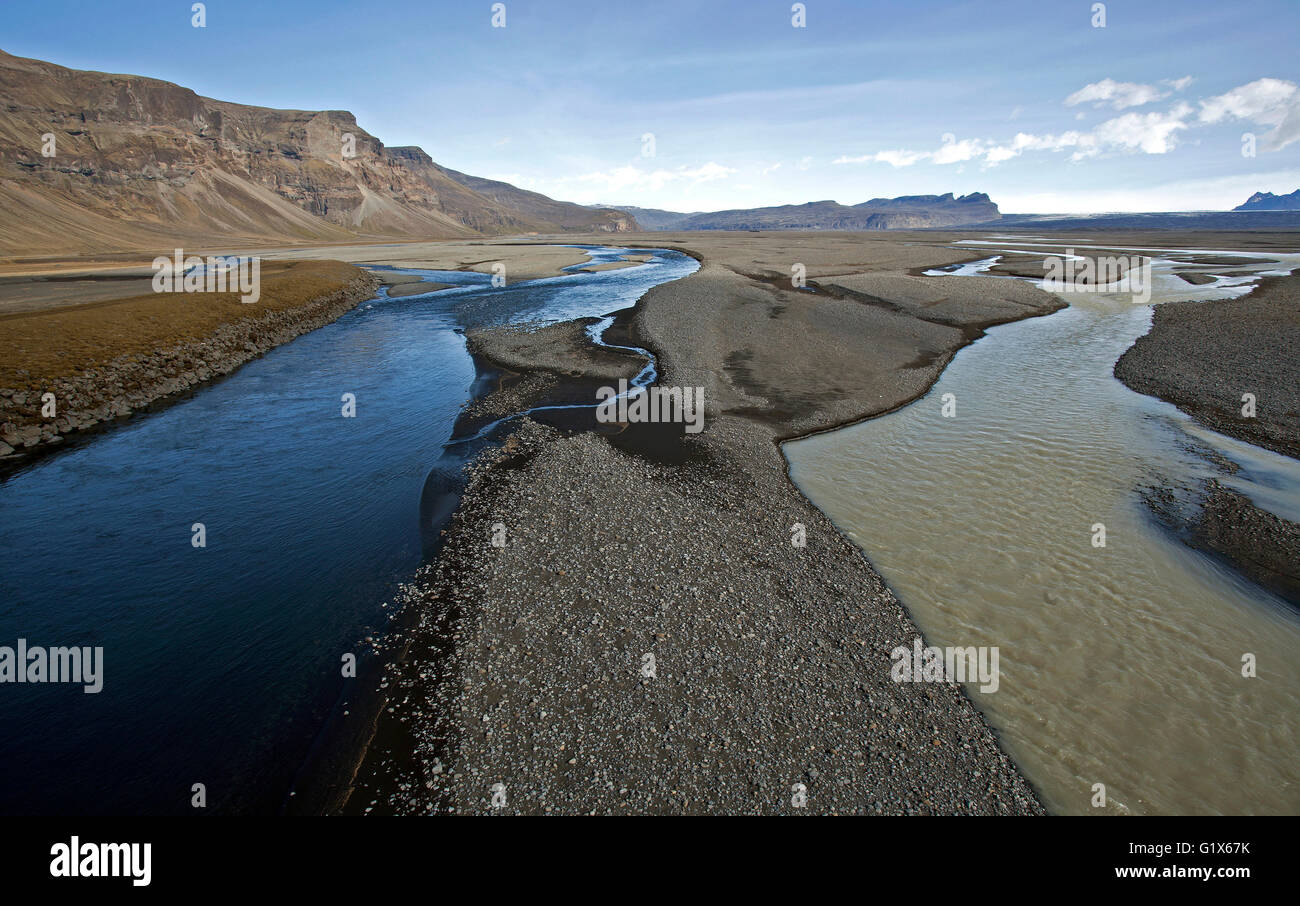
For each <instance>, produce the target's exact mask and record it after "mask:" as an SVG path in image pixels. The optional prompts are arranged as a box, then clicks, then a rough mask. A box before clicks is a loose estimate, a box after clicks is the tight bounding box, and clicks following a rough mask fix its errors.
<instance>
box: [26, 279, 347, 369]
mask: <svg viewBox="0 0 1300 906" xmlns="http://www.w3.org/2000/svg"><path fill="white" fill-rule="evenodd" d="M363 274H364V271H362V270H361V269H360V268H357V267H353V266H352V265H350V264H344V263H343V262H341V261H274V262H272V261H263V262H262V272H261V281H262V295H261V298H260V299H259V300H258V301H257V302H256V303H253V304H248V305H246V304H244V303H242V302H240V301H239V293H149V294H148V295H143V296H132V297H130V298H127V299H114V300H111V301H106V302H93V303H88V304H86V305H78V306H74V307H69V308H62V309H56V310H52V311H39V312H19V313H15V314H11V315H5V316H0V351H2V352H0V387H7V388H12V389H15V390H22V389H37V388H38V387H42V386H45V384H46V382H48V381H50V380H53V379H57V378H71V377H75V376H77V375H79V374H81V373H83V372H85V371H87V370H88V369H93V368H95V367H96V366H98V365H103V364H106V363H108V362H110V361H112V360H113V359H116V358H118V357H119V356H123V355H131V356H140V357H143V356H146V355H149V354H150V353H153V352H155V351H157V350H160V349H165V348H168V347H171V346H175V345H177V344H180V343H183V342H192V341H195V340H202V339H205V338H207V337H209V336H211V335H212V334H213V333H214V332H215V331H216V330H217V328H219V327H220V326H221V325H223V324H227V323H231V322H235V321H241V320H246V319H249V318H253V319H261V318H264V317H266V316H267V315H269V314H271V313H275V312H284V311H289V310H292V309H295V308H300V307H302V306H305V305H307V304H308V303H310V302H312V301H313V300H315V299H319V298H321V297H322V296H327V295H329V294H331V293H334V292H338V291H339V290H341V289H343V288H344V287H345V286H347V285H348V284H349V283H351V282H353V281H354V280H356V279H358V278H359V277H361V276H362V275H363Z"/></svg>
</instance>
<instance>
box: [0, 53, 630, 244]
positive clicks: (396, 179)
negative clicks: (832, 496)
mask: <svg viewBox="0 0 1300 906" xmlns="http://www.w3.org/2000/svg"><path fill="white" fill-rule="evenodd" d="M0 95H3V97H4V98H5V101H6V103H5V105H4V107H3V108H0V254H11V255H12V254H19V255H48V254H64V253H69V254H77V253H93V252H95V251H96V250H117V249H127V248H155V247H170V246H171V245H173V244H176V243H185V242H189V243H196V242H206V243H212V242H214V241H215V242H219V241H221V240H272V241H284V240H291V241H297V240H317V241H331V240H346V239H352V238H363V239H364V238H381V237H382V238H389V237H400V238H424V239H428V238H458V237H465V236H475V235H484V234H487V235H492V234H500V233H519V232H560V231H565V230H584V231H589V230H616V229H632V228H634V227H635V221H634V220H632V219H631V218H630V217H628V215H626V214H624V213H622V212H619V211H609V210H597V209H588V208H583V207H581V206H579V205H570V204H566V203H564V202H556V201H553V200H552V199H549V198H546V197H545V196H542V195H537V194H536V193H525V192H522V190H519V189H515V188H514V187H513V186H507V185H506V184H505V183H495V184H493V185H495V186H501V187H504V189H502V190H501V191H498V192H494V193H492V194H491V195H489V194H484V193H482V192H479V191H476V190H475V189H474V188H473V187H472V186H470V185H467V184H466V183H465V180H471V179H473V178H472V177H464V178H463V180H457V179H454V178H452V177H451V176H450V175H448V174H449V171H444V170H443V169H442V168H441V167H439V166H438V165H437V164H435V163H434V162H433V160H432V159H431V158H430V157H429V156H428V155H427V154H425V153H424V152H423V151H422V150H420V149H419V148H386V147H385V146H384V144H383V142H381V141H380V140H379V139H377V138H375V137H374V136H372V135H370V134H369V133H368V132H366V131H365V130H363V129H361V128H360V127H359V126H358V125H357V122H356V118H355V117H353V115H352V114H351V113H348V112H347V111H341V110H324V111H303V110H272V109H268V108H265V107H251V106H246V105H242V104H233V103H228V102H224V101H216V100H212V99H209V98H203V97H200V96H199V95H197V94H195V93H194V92H193V91H190V90H189V89H187V88H182V87H181V86H179V85H173V84H171V83H170V82H163V81H159V80H157V79H148V78H142V77H140V76H131V75H111V74H106V73H97V72H81V71H77V70H71V69H66V68H64V67H62V66H55V65H53V64H51V63H45V62H42V61H39V60H27V59H22V58H19V57H13V56H10V55H8V54H5V53H3V52H0ZM51 134H52V135H53V139H54V141H53V149H52V150H53V152H54V153H53V156H46V155H45V154H43V153H42V152H43V151H48V150H50V149H49V147H48V145H49V143H48V141H47V140H46V138H44V137H45V136H48V135H51ZM348 136H351V139H349V138H347V137H348ZM456 175H457V176H461V174H456ZM482 182H485V183H486V182H489V181H486V180H484V181H482ZM505 189H510V190H513V192H515V193H519V195H520V196H527V197H528V203H527V204H524V205H522V206H520V207H516V206H513V205H512V204H511V203H510V193H508V192H506V191H505Z"/></svg>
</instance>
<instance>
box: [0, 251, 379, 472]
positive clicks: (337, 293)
mask: <svg viewBox="0 0 1300 906" xmlns="http://www.w3.org/2000/svg"><path fill="white" fill-rule="evenodd" d="M290 276H291V275H290ZM379 285H380V283H379V281H378V279H377V278H375V277H373V276H372V275H370V274H368V273H365V272H363V271H359V272H358V273H357V274H355V275H351V279H350V280H349V281H348V282H346V283H344V284H343V285H342V286H340V287H339V288H337V289H334V290H332V291H331V292H328V293H325V294H323V295H317V296H314V297H312V298H310V299H308V300H307V301H305V302H303V303H301V304H299V305H296V306H293V307H289V308H281V309H271V310H269V311H268V312H266V313H265V314H263V315H262V316H261V317H249V318H241V319H237V320H231V321H225V322H222V323H220V324H219V325H218V326H217V327H216V328H215V329H214V330H212V331H211V332H210V333H207V334H206V335H205V336H202V337H198V338H191V339H187V340H182V341H180V342H177V343H174V344H172V345H169V346H165V347H162V348H155V349H154V350H153V351H152V352H148V353H143V354H141V353H135V352H127V353H123V354H121V355H118V356H116V357H115V358H113V359H111V360H109V361H106V362H91V363H89V366H90V367H88V368H85V370H84V371H82V373H80V374H68V375H64V376H61V377H55V378H48V377H47V378H44V379H42V378H41V377H40V376H37V377H35V378H32V379H31V380H34V381H36V382H37V383H38V384H39V387H40V388H49V390H50V391H51V392H55V394H56V399H57V401H58V408H59V414H58V416H57V417H56V418H44V417H42V416H41V414H40V397H41V393H42V389H21V388H19V389H14V388H8V389H3V390H0V423H2V424H0V472H7V471H9V470H11V469H13V468H19V467H22V466H25V465H27V464H28V463H30V462H32V461H34V458H35V457H37V456H39V455H41V454H44V453H46V452H49V451H51V450H54V449H61V448H63V447H64V446H66V445H67V443H70V442H74V441H79V440H80V439H81V438H82V437H83V436H89V435H90V434H93V433H94V432H96V431H99V430H103V429H104V428H106V427H109V426H111V425H112V424H114V423H116V422H118V421H119V420H120V419H123V418H126V417H129V416H130V415H132V414H133V413H139V412H142V411H156V409H157V408H158V407H160V406H164V405H167V404H168V402H169V401H174V400H178V399H182V398H184V396H185V394H186V393H187V392H191V391H193V390H196V389H198V388H200V387H202V386H203V385H204V384H206V383H207V382H209V381H211V380H214V379H216V378H219V377H222V376H224V375H227V374H229V373H231V372H233V371H235V370H236V369H237V368H239V367H240V366H241V365H243V364H245V363H246V362H248V361H250V360H252V359H254V358H256V357H258V356H260V355H263V354H265V353H266V352H269V351H270V350H272V349H274V348H275V347H277V346H281V345H283V344H285V343H288V342H289V341H291V340H293V339H296V338H297V337H299V336H302V335H303V334H305V333H309V332H310V331H312V330H315V329H317V328H319V327H323V326H325V325H326V324H330V323H332V322H334V321H336V320H338V318H340V317H342V316H343V315H344V314H346V313H347V312H348V311H351V310H352V309H353V308H355V307H356V306H357V305H358V304H359V303H361V302H363V301H365V300H366V299H369V298H371V297H372V296H373V295H374V293H375V290H376V289H377V288H378V286H379ZM135 301H136V300H135V299H134V298H130V299H125V300H115V302H122V303H125V304H127V305H130V304H132V303H133V302H135ZM115 302H109V303H104V304H106V305H109V306H111V305H113V304H115ZM71 311H72V310H68V309H65V310H62V311H58V312H55V313H54V314H56V315H64V314H68V313H69V312H71ZM72 313H73V314H76V312H72ZM19 317H30V318H32V319H37V318H39V317H40V315H39V314H36V315H24V316H19Z"/></svg>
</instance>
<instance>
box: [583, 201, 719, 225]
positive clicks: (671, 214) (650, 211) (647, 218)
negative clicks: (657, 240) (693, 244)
mask: <svg viewBox="0 0 1300 906" xmlns="http://www.w3.org/2000/svg"><path fill="white" fill-rule="evenodd" d="M592 207H596V208H616V209H617V210H620V211H626V212H627V213H628V214H631V215H632V216H633V217H635V218H636V222H637V223H639V224H640V225H641V228H642V229H644V230H650V231H655V230H675V229H678V228H679V227H680V225H681V224H682V223H684V222H685V221H687V220H690V219H691V218H692V217H703V216H704V214H703V213H702V212H700V211H696V212H694V213H691V214H682V213H681V212H679V211H664V210H660V209H659V208H637V207H633V206H632V205H626V204H609V205H592Z"/></svg>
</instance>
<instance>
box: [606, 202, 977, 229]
mask: <svg viewBox="0 0 1300 906" xmlns="http://www.w3.org/2000/svg"><path fill="white" fill-rule="evenodd" d="M609 207H614V208H617V209H618V210H620V211H626V212H627V213H628V214H629V215H630V216H633V217H635V218H636V220H637V222H638V223H639V224H640V225H641V226H642V227H643V228H644V229H647V230H656V231H663V230H683V231H685V230H915V229H928V228H933V227H946V226H957V225H960V224H968V223H987V222H989V221H994V220H998V219H999V218H1000V217H1001V216H1002V214H1001V213H1000V212H999V211H998V206H997V205H996V204H994V203H993V201H992V200H991V199H990V198H989V197H988V195H986V194H984V193H983V192H974V193H971V194H970V195H963V196H962V197H960V198H954V197H953V194H952V193H951V192H949V193H948V194H946V195H903V196H900V197H898V198H873V199H871V200H870V201H864V202H862V203H861V204H857V205H842V204H840V203H839V202H836V201H810V202H808V203H807V204H801V205H779V206H776V207H770V208H743V209H737V210H732V211H713V212H709V213H699V214H679V213H677V212H674V211H663V210H658V209H653V208H634V207H627V206H620V205H609Z"/></svg>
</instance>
